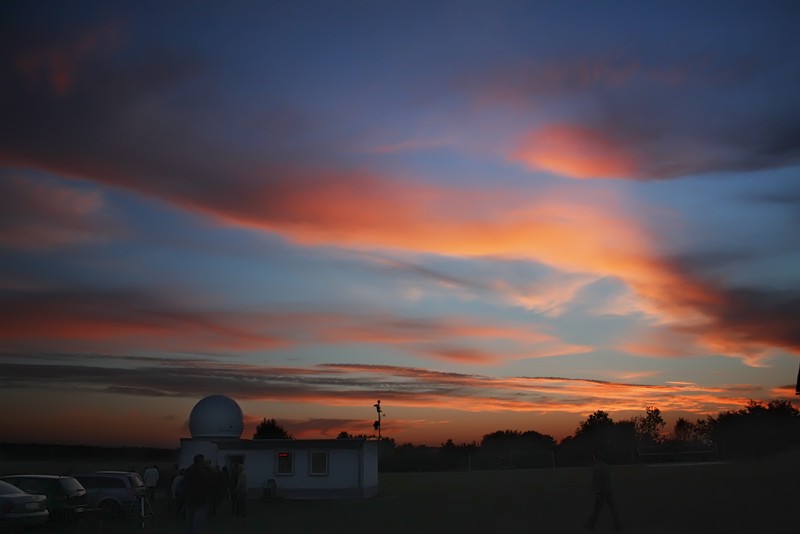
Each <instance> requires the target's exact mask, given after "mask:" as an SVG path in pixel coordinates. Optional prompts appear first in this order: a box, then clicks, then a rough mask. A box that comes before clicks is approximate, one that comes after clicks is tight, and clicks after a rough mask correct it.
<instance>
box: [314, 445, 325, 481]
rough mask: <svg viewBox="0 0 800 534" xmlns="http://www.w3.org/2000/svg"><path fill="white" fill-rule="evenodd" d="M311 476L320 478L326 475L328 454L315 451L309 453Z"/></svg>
mask: <svg viewBox="0 0 800 534" xmlns="http://www.w3.org/2000/svg"><path fill="white" fill-rule="evenodd" d="M311 474H312V475H317V476H322V475H327V474H328V453H327V452H323V451H317V452H312V453H311Z"/></svg>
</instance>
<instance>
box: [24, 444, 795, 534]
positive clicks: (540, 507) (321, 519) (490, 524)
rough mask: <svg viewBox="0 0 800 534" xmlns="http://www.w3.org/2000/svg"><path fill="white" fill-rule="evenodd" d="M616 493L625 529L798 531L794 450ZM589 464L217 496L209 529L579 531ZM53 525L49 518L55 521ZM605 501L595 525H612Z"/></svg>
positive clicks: (585, 511) (106, 524)
mask: <svg viewBox="0 0 800 534" xmlns="http://www.w3.org/2000/svg"><path fill="white" fill-rule="evenodd" d="M611 470H612V477H613V483H614V488H615V497H616V501H617V505H618V508H619V511H620V515H621V518H622V521H623V526H624V531H625V532H629V533H643V534H644V533H647V534H659V533H665V534H666V533H669V534H675V533H694V532H696V533H703V534H707V533H719V534H735V533H742V534H755V533H769V532H798V531H800V528H799V527H798V525H800V518H799V517H798V510H800V506H798V505H799V504H800V485H798V481H800V451H798V452H794V453H789V454H784V455H782V456H780V457H776V458H771V459H768V460H758V461H748V462H734V463H717V464H698V465H684V464H677V465H676V464H667V465H664V466H644V465H636V466H619V467H612V468H611ZM592 503H593V501H592V494H591V471H590V469H589V468H564V469H540V470H530V471H483V472H453V473H402V474H384V475H381V477H380V493H379V495H378V496H377V497H374V498H371V499H352V500H318V501H289V500H277V501H273V502H266V503H265V502H258V501H252V502H250V503H249V509H248V516H247V517H246V518H238V517H232V516H231V515H230V506H229V505H228V504H227V503H226V504H223V505H222V507H221V510H220V512H219V514H218V515H217V516H216V517H212V518H209V520H208V523H207V528H206V532H207V533H209V534H211V533H226V534H227V533H229V532H232V533H237V532H242V533H250V532H252V533H286V534H291V533H350V534H358V533H374V532H379V533H382V534H384V533H434V534H447V533H506V532H511V533H521V532H530V533H542V534H569V533H579V532H587V531H586V530H584V528H583V527H582V526H581V523H582V522H583V521H585V520H586V518H587V516H588V515H589V513H590V511H591V508H592ZM154 510H155V515H154V516H153V517H148V518H146V520H145V522H144V525H143V526H142V524H141V522H140V520H139V518H137V517H135V516H133V517H129V518H126V519H115V520H106V521H100V520H97V519H90V518H87V519H86V520H84V521H82V522H81V523H79V524H74V525H70V526H66V527H65V526H63V525H62V526H60V527H57V528H56V529H55V530H54V529H52V528H49V529H45V530H37V532H39V533H43V532H47V533H48V534H49V533H50V532H59V533H65V534H66V533H111V534H125V533H134V532H150V533H154V534H156V533H163V534H175V533H180V532H183V531H184V529H185V523H184V521H183V520H182V519H181V518H180V517H177V516H175V515H174V514H170V513H168V511H167V509H166V501H165V499H163V496H162V498H161V499H160V500H157V502H156V503H155V506H154ZM54 528H55V527H54ZM612 531H613V528H612V522H611V517H610V514H609V512H608V510H605V511H604V512H603V514H602V515H601V518H600V521H599V522H598V525H597V527H596V528H595V532H600V533H604V532H612Z"/></svg>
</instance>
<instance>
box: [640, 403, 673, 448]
mask: <svg viewBox="0 0 800 534" xmlns="http://www.w3.org/2000/svg"><path fill="white" fill-rule="evenodd" d="M633 424H634V426H635V427H636V440H637V441H638V442H639V443H643V444H648V445H655V444H658V443H661V442H663V441H664V438H663V436H662V435H661V430H662V429H663V428H664V427H665V426H666V425H667V422H666V421H664V418H663V417H661V410H659V409H658V408H656V407H654V406H648V407H647V408H645V415H644V416H638V417H634V418H633Z"/></svg>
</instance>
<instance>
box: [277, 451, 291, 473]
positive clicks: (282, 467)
mask: <svg viewBox="0 0 800 534" xmlns="http://www.w3.org/2000/svg"><path fill="white" fill-rule="evenodd" d="M293 473H294V453H291V452H285V451H282V452H279V453H278V469H277V471H276V474H278V475H291V474H293Z"/></svg>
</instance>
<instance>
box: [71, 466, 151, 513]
mask: <svg viewBox="0 0 800 534" xmlns="http://www.w3.org/2000/svg"><path fill="white" fill-rule="evenodd" d="M75 478H76V479H78V482H80V483H81V484H82V485H83V487H84V488H86V502H87V504H88V505H89V507H91V508H98V509H100V510H101V513H102V514H103V515H105V516H119V515H122V514H123V513H124V512H126V511H128V510H130V509H131V506H133V505H134V504H135V503H136V502H137V500H138V498H139V497H145V496H146V495H147V488H145V487H144V482H142V478H141V477H140V476H139V473H132V472H128V471H97V472H95V473H82V474H78V475H75Z"/></svg>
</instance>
